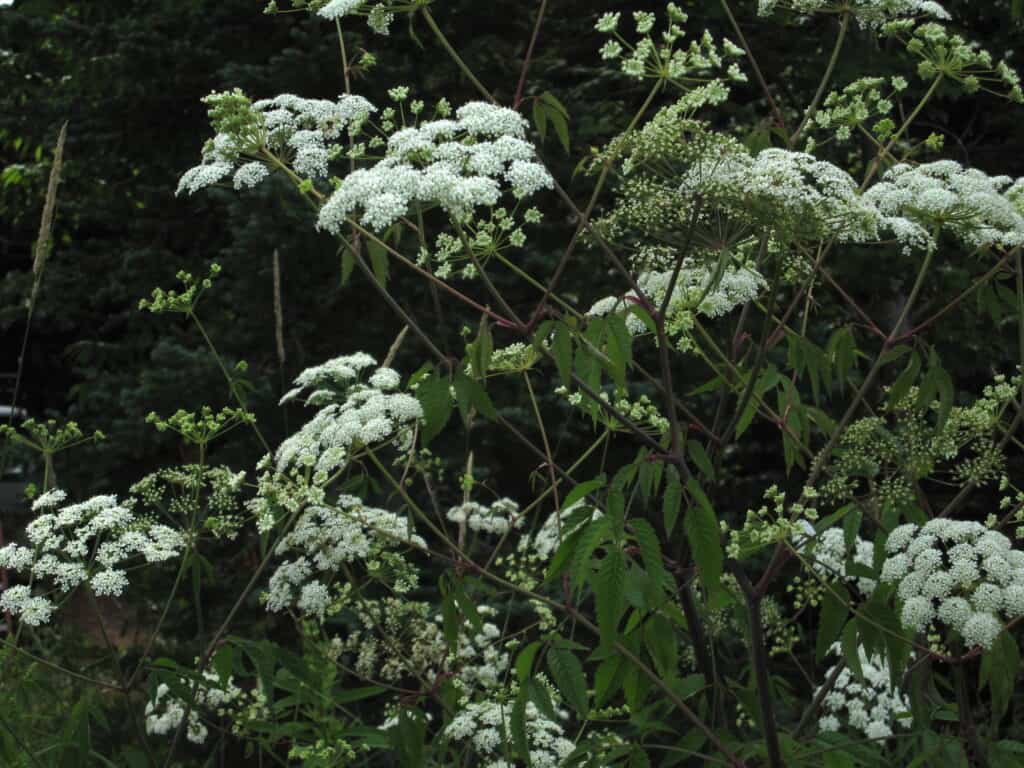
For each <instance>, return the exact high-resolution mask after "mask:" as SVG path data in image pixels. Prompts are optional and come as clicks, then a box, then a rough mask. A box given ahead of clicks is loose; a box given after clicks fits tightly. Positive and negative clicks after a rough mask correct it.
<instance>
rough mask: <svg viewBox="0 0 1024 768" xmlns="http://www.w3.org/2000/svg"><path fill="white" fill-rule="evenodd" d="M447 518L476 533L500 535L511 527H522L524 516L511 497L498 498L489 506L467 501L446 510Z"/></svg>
mask: <svg viewBox="0 0 1024 768" xmlns="http://www.w3.org/2000/svg"><path fill="white" fill-rule="evenodd" d="M447 517H448V519H449V520H451V521H452V522H453V523H458V524H459V525H465V526H466V527H468V528H469V530H471V531H477V532H478V533H493V534H497V535H498V536H502V535H504V534H506V533H508V532H509V531H510V530H512V529H513V528H522V527H523V523H524V522H525V518H523V517H522V516H521V515H520V514H519V505H518V504H517V503H516V502H514V501H512V499H498V500H497V501H496V502H494V503H493V504H491V505H490V506H489V507H487V506H484V505H483V504H478V503H477V502H475V501H467V502H465V503H463V504H460V505H459V506H457V507H452V508H451V509H449V510H448V515H447Z"/></svg>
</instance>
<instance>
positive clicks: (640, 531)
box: [629, 517, 669, 587]
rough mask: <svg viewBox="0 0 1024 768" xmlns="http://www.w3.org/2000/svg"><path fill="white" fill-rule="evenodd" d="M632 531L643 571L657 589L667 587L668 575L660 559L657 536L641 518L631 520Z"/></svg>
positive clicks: (651, 527) (659, 545) (650, 526)
mask: <svg viewBox="0 0 1024 768" xmlns="http://www.w3.org/2000/svg"><path fill="white" fill-rule="evenodd" d="M629 525H630V527H631V528H632V529H633V536H634V538H635V539H636V542H637V544H639V545H640V557H641V558H643V561H644V569H646V571H647V573H649V574H650V576H651V580H652V581H653V582H654V583H655V584H657V585H658V586H659V587H665V586H667V585H668V581H669V575H668V572H667V571H666V570H665V565H664V563H663V562H662V559H661V543H660V542H659V541H658V534H657V533H655V531H654V526H652V525H651V524H650V523H649V522H647V521H646V520H644V519H643V518H642V517H637V518H633V519H631V520H630V521H629Z"/></svg>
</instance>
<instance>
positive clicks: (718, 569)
mask: <svg viewBox="0 0 1024 768" xmlns="http://www.w3.org/2000/svg"><path fill="white" fill-rule="evenodd" d="M686 490H687V491H689V493H690V496H691V497H692V498H693V499H694V501H695V504H693V505H692V506H691V507H690V508H689V509H687V510H686V517H685V518H684V519H683V529H684V530H685V531H686V539H687V541H689V543H690V550H691V551H692V552H693V559H694V561H695V562H696V563H697V568H698V569H699V570H700V578H701V581H702V582H703V583H704V586H705V587H706V588H707V589H708V591H710V592H717V591H719V590H720V589H721V580H722V562H723V556H722V544H721V538H720V531H719V528H718V519H717V518H716V517H715V511H714V509H712V507H711V502H710V500H709V499H708V497H707V496H706V495H705V494H704V491H703V489H702V488H701V487H700V485H699V484H698V483H697V481H696V480H695V479H694V478H693V477H691V478H689V479H688V480H687V481H686Z"/></svg>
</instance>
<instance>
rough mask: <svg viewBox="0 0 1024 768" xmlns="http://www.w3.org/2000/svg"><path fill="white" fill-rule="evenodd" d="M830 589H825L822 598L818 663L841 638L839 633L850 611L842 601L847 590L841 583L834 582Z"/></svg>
mask: <svg viewBox="0 0 1024 768" xmlns="http://www.w3.org/2000/svg"><path fill="white" fill-rule="evenodd" d="M830 586H831V589H830V588H827V587H826V589H825V593H824V594H823V595H822V598H821V616H820V618H819V620H818V637H817V640H816V642H815V646H814V647H815V655H816V656H817V659H818V661H821V660H822V659H824V658H825V655H826V654H827V653H828V649H829V648H830V647H831V646H832V643H834V642H835V640H836V638H837V637H839V633H840V632H841V631H842V629H843V625H844V624H845V623H846V617H847V616H848V615H849V614H850V610H849V608H848V607H847V605H846V602H845V601H844V600H842V599H841V597H842V596H843V594H844V592H845V591H846V590H845V587H843V586H842V585H841V584H840V583H838V582H834V583H833V584H831V585H830Z"/></svg>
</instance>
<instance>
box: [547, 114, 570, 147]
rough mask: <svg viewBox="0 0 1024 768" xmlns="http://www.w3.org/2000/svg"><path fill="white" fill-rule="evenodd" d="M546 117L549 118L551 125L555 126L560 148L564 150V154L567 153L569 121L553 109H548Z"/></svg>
mask: <svg viewBox="0 0 1024 768" xmlns="http://www.w3.org/2000/svg"><path fill="white" fill-rule="evenodd" d="M548 117H549V118H551V125H553V126H554V127H555V134H556V135H557V136H558V141H559V143H560V144H561V145H562V149H564V150H565V153H566V154H569V147H570V145H569V122H568V121H567V120H566V119H565V118H564V117H563V116H562V115H561V114H559V113H558V112H554V111H549V112H548Z"/></svg>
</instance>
